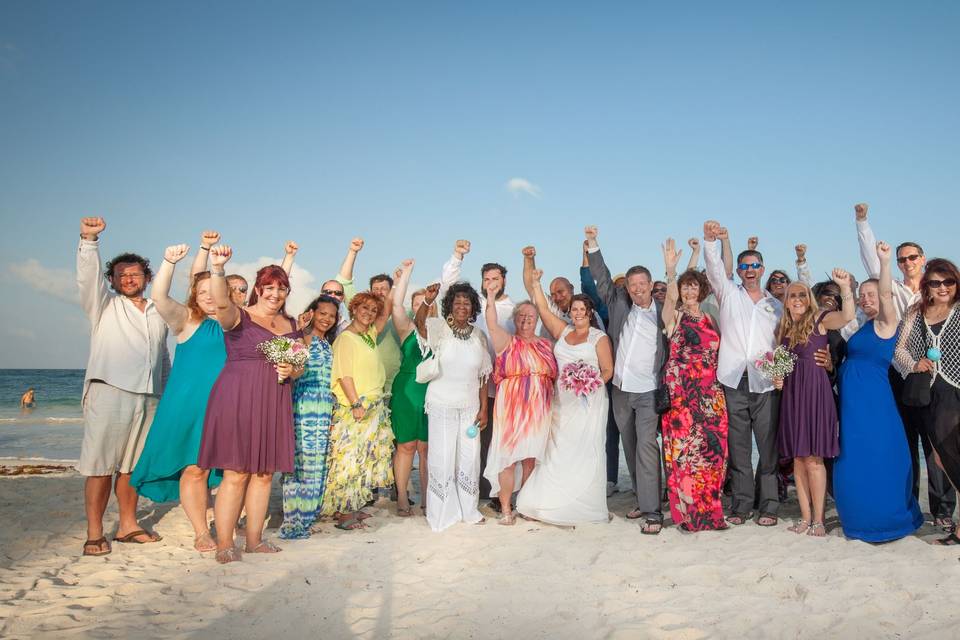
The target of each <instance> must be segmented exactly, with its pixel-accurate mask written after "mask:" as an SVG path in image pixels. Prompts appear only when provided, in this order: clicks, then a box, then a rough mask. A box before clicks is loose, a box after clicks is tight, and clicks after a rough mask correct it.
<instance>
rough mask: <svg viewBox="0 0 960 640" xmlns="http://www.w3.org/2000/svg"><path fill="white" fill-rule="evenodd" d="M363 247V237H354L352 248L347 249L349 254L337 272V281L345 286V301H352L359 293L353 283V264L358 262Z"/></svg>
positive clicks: (351, 243)
mask: <svg viewBox="0 0 960 640" xmlns="http://www.w3.org/2000/svg"><path fill="white" fill-rule="evenodd" d="M361 249H363V238H359V237H358V238H354V239H353V240H351V241H350V248H349V249H347V255H346V256H344V258H343V262H342V263H341V264H340V271H339V272H337V277H336V281H337V282H339V283H340V284H341V285H342V286H343V302H344V303H345V304H346V303H348V302H350V300H351V299H352V298H353V296H354V295H356V293H357V288H356V287H355V286H354V284H353V266H354V264H356V262H357V254H358V253H360V250H361Z"/></svg>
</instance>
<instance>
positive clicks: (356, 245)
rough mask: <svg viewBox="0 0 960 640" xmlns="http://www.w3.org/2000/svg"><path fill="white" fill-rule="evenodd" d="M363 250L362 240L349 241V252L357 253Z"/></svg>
mask: <svg viewBox="0 0 960 640" xmlns="http://www.w3.org/2000/svg"><path fill="white" fill-rule="evenodd" d="M361 249H363V238H354V239H353V240H351V241H350V251H353V252H354V253H359V252H360V250H361Z"/></svg>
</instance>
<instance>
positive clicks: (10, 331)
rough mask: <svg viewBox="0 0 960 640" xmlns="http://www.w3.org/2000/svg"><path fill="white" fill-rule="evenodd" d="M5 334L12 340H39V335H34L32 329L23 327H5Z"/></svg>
mask: <svg viewBox="0 0 960 640" xmlns="http://www.w3.org/2000/svg"><path fill="white" fill-rule="evenodd" d="M3 332H4V333H5V334H7V335H8V336H10V337H12V338H17V339H18V340H36V339H37V334H36V333H34V332H33V330H32V329H24V328H23V327H4V329H3Z"/></svg>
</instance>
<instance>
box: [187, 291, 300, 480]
mask: <svg viewBox="0 0 960 640" xmlns="http://www.w3.org/2000/svg"><path fill="white" fill-rule="evenodd" d="M278 322H280V323H283V322H289V323H290V331H289V332H288V333H285V334H283V337H285V338H291V339H297V338H299V337H300V335H301V334H300V332H299V331H297V329H296V326H295V325H294V322H293V320H291V319H289V318H286V319H284V318H278ZM223 337H224V342H225V343H226V347H227V362H226V364H225V365H224V367H223V370H222V371H221V372H220V375H219V377H218V378H217V381H216V382H215V383H214V385H213V388H212V389H211V390H210V400H209V401H208V402H207V415H206V418H205V419H204V423H203V439H202V441H201V443H200V457H199V460H198V461H197V464H198V465H199V466H200V467H202V468H204V469H229V470H232V471H242V472H245V473H274V472H276V471H281V472H284V473H291V472H292V471H293V448H294V445H293V401H292V399H291V396H292V389H293V384H292V383H291V381H289V380H287V381H285V382H284V383H283V384H278V383H277V371H276V369H275V368H274V365H273V364H271V363H269V362H267V359H266V358H265V357H264V355H263V353H261V352H260V351H258V350H257V345H258V344H260V343H261V342H265V341H267V340H271V339H273V338H274V337H276V334H274V333H273V332H272V331H269V330H268V329H266V328H264V327H261V326H260V325H258V324H257V323H256V322H254V321H253V319H251V318H250V314H249V313H247V311H246V310H245V309H240V322H239V323H238V324H237V326H236V327H234V328H233V329H230V330H229V331H225V332H224V334H223Z"/></svg>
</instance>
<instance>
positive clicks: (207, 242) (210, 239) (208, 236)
mask: <svg viewBox="0 0 960 640" xmlns="http://www.w3.org/2000/svg"><path fill="white" fill-rule="evenodd" d="M218 242H220V233H219V232H217V231H201V232H200V246H201V247H203V248H204V249H209V248H210V247H212V246H213V245H215V244H217V243H218Z"/></svg>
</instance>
